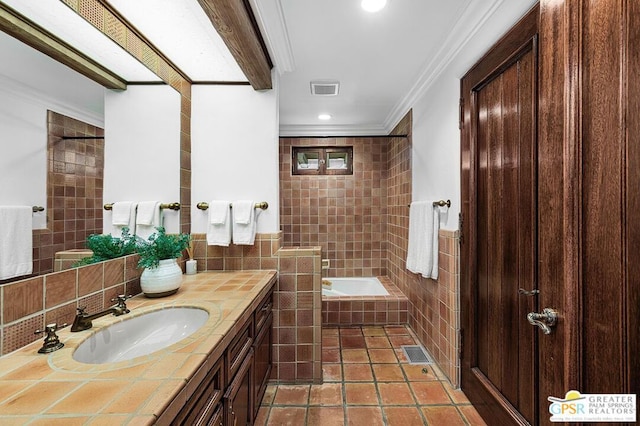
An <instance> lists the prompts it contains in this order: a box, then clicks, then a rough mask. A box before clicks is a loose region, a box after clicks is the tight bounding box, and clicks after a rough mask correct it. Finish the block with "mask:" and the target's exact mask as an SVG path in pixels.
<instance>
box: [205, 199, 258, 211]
mask: <svg viewBox="0 0 640 426" xmlns="http://www.w3.org/2000/svg"><path fill="white" fill-rule="evenodd" d="M196 207H197V208H199V209H200V210H207V209H208V208H209V203H205V202H204V201H202V202H200V203H198V204H196ZM231 208H233V206H231ZM255 208H256V209H261V210H266V209H268V208H269V203H267V202H266V201H261V202H259V203H256V205H255Z"/></svg>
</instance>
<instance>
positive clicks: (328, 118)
mask: <svg viewBox="0 0 640 426" xmlns="http://www.w3.org/2000/svg"><path fill="white" fill-rule="evenodd" d="M318 119H319V120H331V115H330V114H320V115H319V116H318Z"/></svg>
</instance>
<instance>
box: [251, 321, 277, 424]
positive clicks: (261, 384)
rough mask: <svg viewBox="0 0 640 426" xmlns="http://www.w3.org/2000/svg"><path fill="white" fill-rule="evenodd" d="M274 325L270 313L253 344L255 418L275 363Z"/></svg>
mask: <svg viewBox="0 0 640 426" xmlns="http://www.w3.org/2000/svg"><path fill="white" fill-rule="evenodd" d="M272 323H273V314H271V313H269V316H268V317H267V319H266V321H265V322H264V324H263V326H262V328H261V329H259V330H258V335H257V336H256V339H255V343H254V344H253V348H254V352H253V389H254V398H253V401H254V406H253V414H254V416H255V415H257V414H258V409H259V408H260V402H261V401H262V397H263V396H264V392H265V390H266V389H267V382H268V381H269V376H270V375H271V366H272V363H273V358H272V352H271V345H272V335H273V333H272V331H271V324H272Z"/></svg>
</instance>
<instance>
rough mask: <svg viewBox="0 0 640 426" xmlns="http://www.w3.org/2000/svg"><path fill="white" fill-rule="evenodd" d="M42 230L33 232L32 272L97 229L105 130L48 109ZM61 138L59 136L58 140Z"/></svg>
mask: <svg viewBox="0 0 640 426" xmlns="http://www.w3.org/2000/svg"><path fill="white" fill-rule="evenodd" d="M47 128H48V142H47V158H48V161H47V205H46V206H44V207H45V211H44V212H42V213H35V214H46V215H47V229H38V230H34V232H33V273H34V274H46V273H48V272H52V271H53V262H54V260H53V259H54V256H55V253H56V252H58V251H63V250H69V249H75V248H84V247H86V246H85V241H86V239H87V237H88V236H89V235H91V234H99V233H102V183H103V171H104V139H67V138H69V137H93V136H103V135H104V131H103V130H102V129H101V128H99V127H95V126H91V125H89V124H87V123H84V122H82V121H79V120H76V119H73V118H70V117H66V116H64V115H61V114H58V113H56V112H53V111H48V112H47ZM63 138H64V139H63Z"/></svg>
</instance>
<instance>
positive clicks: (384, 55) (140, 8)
mask: <svg viewBox="0 0 640 426" xmlns="http://www.w3.org/2000/svg"><path fill="white" fill-rule="evenodd" d="M0 1H3V2H4V3H6V4H8V5H10V6H12V7H14V8H15V9H16V10H18V11H19V12H21V13H23V14H24V15H26V16H27V17H29V18H31V19H32V20H34V21H35V22H36V23H39V24H40V25H42V26H43V27H45V28H46V29H48V30H50V31H51V32H52V33H54V34H56V35H58V36H59V37H60V38H62V39H63V40H65V41H67V42H69V43H70V44H72V45H74V46H76V47H77V48H78V49H79V50H80V51H82V52H84V53H85V54H86V55H87V56H89V57H91V58H93V59H95V60H96V61H97V62H99V63H101V64H103V65H104V66H106V67H107V68H109V69H111V70H112V71H114V72H115V73H116V74H118V75H120V76H121V77H122V78H123V79H125V80H126V81H129V82H136V81H144V82H152V81H158V77H157V76H155V75H154V74H153V73H151V72H150V71H149V70H147V69H146V68H145V67H144V66H143V65H141V64H140V63H139V62H138V61H137V60H135V59H134V58H133V57H131V56H130V55H129V54H127V53H126V52H124V51H122V50H121V49H120V48H119V47H118V46H117V45H115V43H113V42H111V41H110V40H108V39H107V38H106V37H105V36H104V35H102V34H101V33H99V32H98V31H97V30H95V29H94V28H93V27H92V26H91V25H90V24H88V23H86V22H85V21H84V20H83V19H82V18H80V17H79V16H77V15H76V14H75V13H74V12H72V11H71V10H70V9H69V8H68V7H67V6H65V5H64V4H63V3H62V1H60V0H0ZM109 1H110V3H111V4H112V5H113V6H114V7H115V8H116V9H117V10H118V11H119V12H120V13H122V14H123V15H124V16H125V18H126V19H127V20H128V21H129V22H131V23H132V24H133V25H134V26H135V27H136V28H137V29H138V30H140V31H141V32H142V33H143V34H145V35H146V36H147V38H148V39H149V40H151V42H152V43H153V44H154V45H156V46H157V47H158V48H159V50H160V51H162V52H163V53H164V54H165V56H167V57H168V58H169V59H171V60H172V61H173V62H174V63H175V64H176V65H177V66H178V67H179V68H180V69H181V70H182V71H184V72H185V73H186V75H187V76H189V77H190V78H191V79H192V80H194V81H243V82H246V81H247V79H246V77H245V76H244V75H243V74H242V72H241V71H240V68H239V67H238V65H237V64H236V63H235V61H234V60H233V58H232V56H231V54H230V53H229V51H228V49H227V48H226V46H225V45H224V43H223V42H222V40H221V38H220V37H219V35H218V34H217V32H216V31H215V29H214V28H213V26H212V25H211V23H210V22H209V20H208V18H207V17H206V15H205V14H204V12H203V11H202V9H201V7H200V6H199V4H198V1H197V0H136V1H131V0H109ZM360 1H361V0H249V2H250V4H251V5H252V8H253V10H254V13H255V14H256V17H257V21H258V24H259V25H260V27H261V30H262V33H263V37H264V38H265V41H266V43H267V46H268V49H269V52H270V55H271V58H272V61H273V62H274V64H275V66H276V68H277V70H278V76H279V81H278V82H276V84H277V86H276V87H278V90H279V93H280V133H281V135H283V136H299V135H305V136H329V135H383V134H388V133H389V132H390V131H391V130H392V129H393V127H394V126H395V124H396V123H397V122H398V121H399V119H400V118H402V116H403V115H404V114H405V113H406V112H407V110H408V109H409V108H410V107H411V105H412V102H414V101H415V99H417V97H418V96H420V94H421V93H423V92H424V91H425V90H426V89H427V88H428V87H429V85H430V84H431V81H433V80H434V77H435V76H436V75H438V73H439V72H441V71H442V69H443V67H444V66H445V65H446V64H447V63H448V61H450V60H451V58H452V57H453V56H455V54H456V52H458V51H459V50H460V48H461V46H463V45H464V43H466V42H467V41H468V40H469V38H471V37H473V34H474V32H475V31H476V30H477V28H478V27H479V26H481V25H482V24H483V23H484V21H485V20H486V19H487V16H490V15H491V14H492V13H493V12H494V11H495V10H496V9H497V8H498V7H499V6H500V4H502V3H503V2H504V1H507V0H444V1H443V0H388V4H387V6H386V8H385V9H383V10H382V11H380V12H377V13H375V14H371V13H368V12H365V11H364V10H362V9H361V8H360ZM508 1H512V0H508ZM521 3H524V1H521ZM0 43H2V39H1V38H0ZM25 49H28V48H27V47H25ZM14 54H15V53H14ZM5 68H6V67H5ZM18 72H19V71H18ZM0 73H4V74H5V75H9V76H10V77H11V75H10V74H9V73H10V70H6V69H5V70H3V69H2V67H0ZM12 78H13V77H12ZM316 79H329V80H339V81H340V93H339V95H338V96H335V97H317V96H315V97H314V96H312V95H311V92H310V87H309V82H310V81H311V80H316ZM320 113H327V114H331V116H332V119H331V120H329V121H320V120H319V119H318V114H320Z"/></svg>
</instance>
